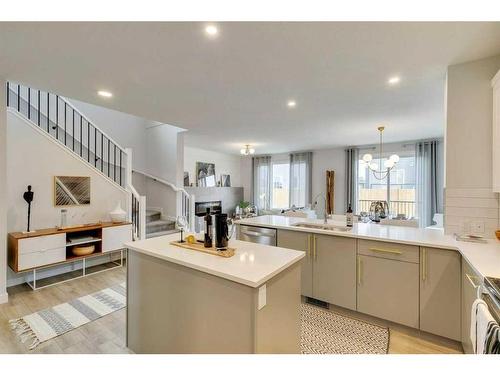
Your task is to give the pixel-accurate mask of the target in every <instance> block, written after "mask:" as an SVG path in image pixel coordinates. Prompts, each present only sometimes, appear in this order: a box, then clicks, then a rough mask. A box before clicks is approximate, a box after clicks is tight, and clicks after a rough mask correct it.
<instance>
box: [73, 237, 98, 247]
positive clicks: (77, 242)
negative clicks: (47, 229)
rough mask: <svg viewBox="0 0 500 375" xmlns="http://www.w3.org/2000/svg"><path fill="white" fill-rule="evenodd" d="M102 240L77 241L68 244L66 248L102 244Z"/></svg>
mask: <svg viewBox="0 0 500 375" xmlns="http://www.w3.org/2000/svg"><path fill="white" fill-rule="evenodd" d="M100 241H102V239H100V238H93V239H91V240H83V241H75V242H67V243H66V247H71V246H78V245H84V244H86V243H93V242H100Z"/></svg>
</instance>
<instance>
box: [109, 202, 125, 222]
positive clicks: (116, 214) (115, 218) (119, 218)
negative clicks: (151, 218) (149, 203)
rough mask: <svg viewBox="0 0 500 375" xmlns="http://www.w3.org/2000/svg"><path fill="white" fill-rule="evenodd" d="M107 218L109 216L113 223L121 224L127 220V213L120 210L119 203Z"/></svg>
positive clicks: (120, 205)
mask: <svg viewBox="0 0 500 375" xmlns="http://www.w3.org/2000/svg"><path fill="white" fill-rule="evenodd" d="M109 216H111V221H112V222H113V223H122V222H124V221H125V220H126V219H127V212H126V211H125V210H124V209H123V208H122V204H121V202H120V201H118V203H117V204H116V207H115V209H114V210H113V211H111V212H110V213H109Z"/></svg>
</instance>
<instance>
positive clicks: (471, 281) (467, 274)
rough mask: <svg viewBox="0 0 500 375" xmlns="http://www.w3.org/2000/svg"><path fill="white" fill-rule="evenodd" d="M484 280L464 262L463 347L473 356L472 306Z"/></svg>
mask: <svg viewBox="0 0 500 375" xmlns="http://www.w3.org/2000/svg"><path fill="white" fill-rule="evenodd" d="M482 281H483V280H482V278H481V277H480V276H479V275H477V274H476V273H475V272H474V270H473V269H472V267H471V266H469V264H468V263H467V262H466V261H465V260H464V261H462V339H461V341H462V347H463V349H464V352H465V353H467V354H472V353H473V351H472V342H471V340H470V316H471V310H472V304H473V302H474V301H475V300H476V298H477V288H478V286H479V285H481V283H482Z"/></svg>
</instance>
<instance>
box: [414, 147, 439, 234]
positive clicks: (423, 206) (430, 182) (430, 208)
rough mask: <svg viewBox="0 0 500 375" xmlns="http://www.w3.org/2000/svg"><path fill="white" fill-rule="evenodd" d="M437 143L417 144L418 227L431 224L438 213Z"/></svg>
mask: <svg viewBox="0 0 500 375" xmlns="http://www.w3.org/2000/svg"><path fill="white" fill-rule="evenodd" d="M438 144H439V142H438V141H436V140H432V141H422V142H417V143H416V147H415V152H416V157H415V160H416V164H415V166H416V171H417V186H416V190H417V191H416V195H417V196H416V204H417V215H418V221H419V226H420V227H427V226H429V225H431V224H432V218H433V217H434V214H435V213H437V212H440V211H441V209H440V204H441V203H440V202H441V201H442V194H443V189H442V181H440V178H439V176H440V171H439V168H440V163H439V159H440V157H439V152H438Z"/></svg>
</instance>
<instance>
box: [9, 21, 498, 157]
mask: <svg viewBox="0 0 500 375" xmlns="http://www.w3.org/2000/svg"><path fill="white" fill-rule="evenodd" d="M204 25H205V24H203V23H180V22H165V23H1V24H0V76H4V77H6V78H8V79H11V80H17V81H20V82H24V83H27V84H30V85H32V86H33V87H40V88H44V89H47V90H50V91H53V92H57V93H59V94H61V95H65V96H68V97H73V98H76V99H78V100H82V101H86V102H89V103H93V104H97V105H104V106H107V107H110V108H113V109H116V110H120V111H123V112H127V113H131V114H134V115H137V116H141V117H145V118H148V119H151V120H157V121H161V122H164V123H168V124H172V125H176V126H179V127H182V128H186V129H189V130H190V132H189V133H188V134H187V136H186V140H187V144H189V145H192V146H199V147H203V148H207V149H214V150H219V151H225V152H236V153H237V152H238V150H239V149H240V148H241V147H242V146H243V145H244V144H246V143H250V144H252V145H254V146H255V148H256V149H257V152H258V153H265V152H285V151H291V150H306V149H317V148H326V147H338V146H345V145H359V144H369V143H374V142H376V141H377V131H376V127H377V125H378V124H379V123H384V124H386V126H387V128H386V132H385V140H386V141H387V142H397V141H405V140H410V139H418V138H429V137H437V136H442V135H443V128H444V85H445V75H446V67H447V66H448V65H451V64H456V63H460V62H465V61H470V60H476V59H479V58H483V57H488V56H492V55H495V54H499V53H500V23H474V22H468V23H453V22H448V23H415V22H411V23H385V22H384V23H383V22H379V23H373V22H372V23H370V22H358V23H347V22H336V23H335V22H333V23H332V22H328V23H289V22H275V23H242V22H232V23H218V26H219V29H220V34H219V36H218V37H217V38H215V39H209V38H207V37H206V35H205V34H204V32H203V28H204ZM393 75H400V76H401V83H400V85H399V86H398V87H389V86H388V85H387V83H386V82H387V79H388V78H389V77H390V76H393ZM100 89H107V90H109V91H112V92H113V93H114V97H113V98H112V99H103V98H100V97H98V96H97V95H96V91H97V90H100ZM290 98H293V99H295V100H296V101H297V107H296V108H294V109H289V108H287V106H286V103H287V101H288V99H290Z"/></svg>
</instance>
